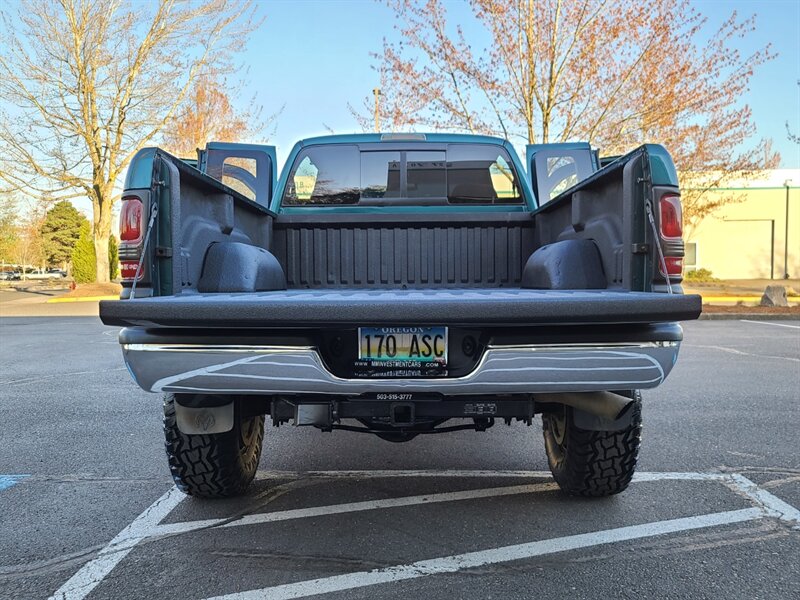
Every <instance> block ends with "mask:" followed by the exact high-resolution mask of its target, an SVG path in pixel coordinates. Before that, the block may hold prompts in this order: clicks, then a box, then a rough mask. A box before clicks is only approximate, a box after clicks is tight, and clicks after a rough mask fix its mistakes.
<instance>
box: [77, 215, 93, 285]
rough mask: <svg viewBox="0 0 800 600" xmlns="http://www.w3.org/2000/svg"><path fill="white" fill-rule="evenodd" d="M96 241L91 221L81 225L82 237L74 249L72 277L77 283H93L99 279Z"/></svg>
mask: <svg viewBox="0 0 800 600" xmlns="http://www.w3.org/2000/svg"><path fill="white" fill-rule="evenodd" d="M96 265H97V263H96V260H95V254H94V242H93V241H92V231H91V228H90V227H89V221H86V222H85V223H83V224H82V225H81V230H80V237H78V241H77V242H76V243H75V247H74V248H73V249H72V277H73V278H74V279H75V283H92V282H93V281H95V280H96V279H97V270H96Z"/></svg>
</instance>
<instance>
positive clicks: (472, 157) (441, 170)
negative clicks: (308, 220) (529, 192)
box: [281, 143, 525, 208]
mask: <svg viewBox="0 0 800 600" xmlns="http://www.w3.org/2000/svg"><path fill="white" fill-rule="evenodd" d="M524 203H525V201H524V197H523V193H522V191H521V186H520V181H519V174H518V173H517V172H516V169H515V168H514V166H513V162H512V160H511V157H510V156H509V155H508V152H507V151H506V149H505V148H503V147H502V146H500V145H494V144H478V143H476V144H465V143H460V144H446V145H445V144H437V147H436V148H431V149H426V148H420V147H419V146H416V147H405V148H404V147H392V148H386V147H385V146H384V147H382V146H381V145H380V144H361V145H359V144H329V145H323V144H320V145H316V146H309V147H307V148H304V149H302V150H301V151H300V152H299V153H298V155H297V157H296V158H295V160H294V163H293V164H292V167H291V170H290V172H289V175H288V178H287V180H286V185H285V189H284V193H283V197H282V201H281V205H282V206H286V207H299V208H301V207H321V206H327V207H333V206H351V207H352V206H448V205H460V206H464V205H476V206H492V205H523V204H524Z"/></svg>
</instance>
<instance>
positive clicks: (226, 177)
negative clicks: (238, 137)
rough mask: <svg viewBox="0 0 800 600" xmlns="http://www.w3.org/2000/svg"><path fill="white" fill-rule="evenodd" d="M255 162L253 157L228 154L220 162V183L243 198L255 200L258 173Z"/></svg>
mask: <svg viewBox="0 0 800 600" xmlns="http://www.w3.org/2000/svg"><path fill="white" fill-rule="evenodd" d="M256 164H257V163H256V159H255V158H241V157H238V156H229V157H228V158H226V159H225V162H224V163H222V183H224V184H225V185H227V186H228V187H229V188H232V189H234V190H236V191H237V192H239V193H240V194H241V195H242V196H244V197H245V198H249V199H250V200H253V201H255V199H256V176H257V175H258V172H257V168H256Z"/></svg>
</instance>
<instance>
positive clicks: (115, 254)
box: [108, 235, 119, 281]
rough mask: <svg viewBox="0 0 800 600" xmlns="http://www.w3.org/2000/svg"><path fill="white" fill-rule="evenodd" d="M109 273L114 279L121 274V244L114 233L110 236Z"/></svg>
mask: <svg viewBox="0 0 800 600" xmlns="http://www.w3.org/2000/svg"><path fill="white" fill-rule="evenodd" d="M108 273H109V277H110V278H111V280H112V281H113V280H114V279H116V278H117V277H118V276H119V246H118V245H117V238H116V237H115V236H113V235H111V236H109V237H108Z"/></svg>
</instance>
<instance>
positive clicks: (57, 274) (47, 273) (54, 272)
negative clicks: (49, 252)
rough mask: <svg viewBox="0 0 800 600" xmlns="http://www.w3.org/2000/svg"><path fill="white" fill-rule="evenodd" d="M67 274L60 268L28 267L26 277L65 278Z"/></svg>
mask: <svg viewBox="0 0 800 600" xmlns="http://www.w3.org/2000/svg"><path fill="white" fill-rule="evenodd" d="M66 276H67V274H66V273H65V272H64V271H62V270H60V269H47V270H45V269H26V270H25V279H31V280H43V279H64V277H66Z"/></svg>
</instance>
